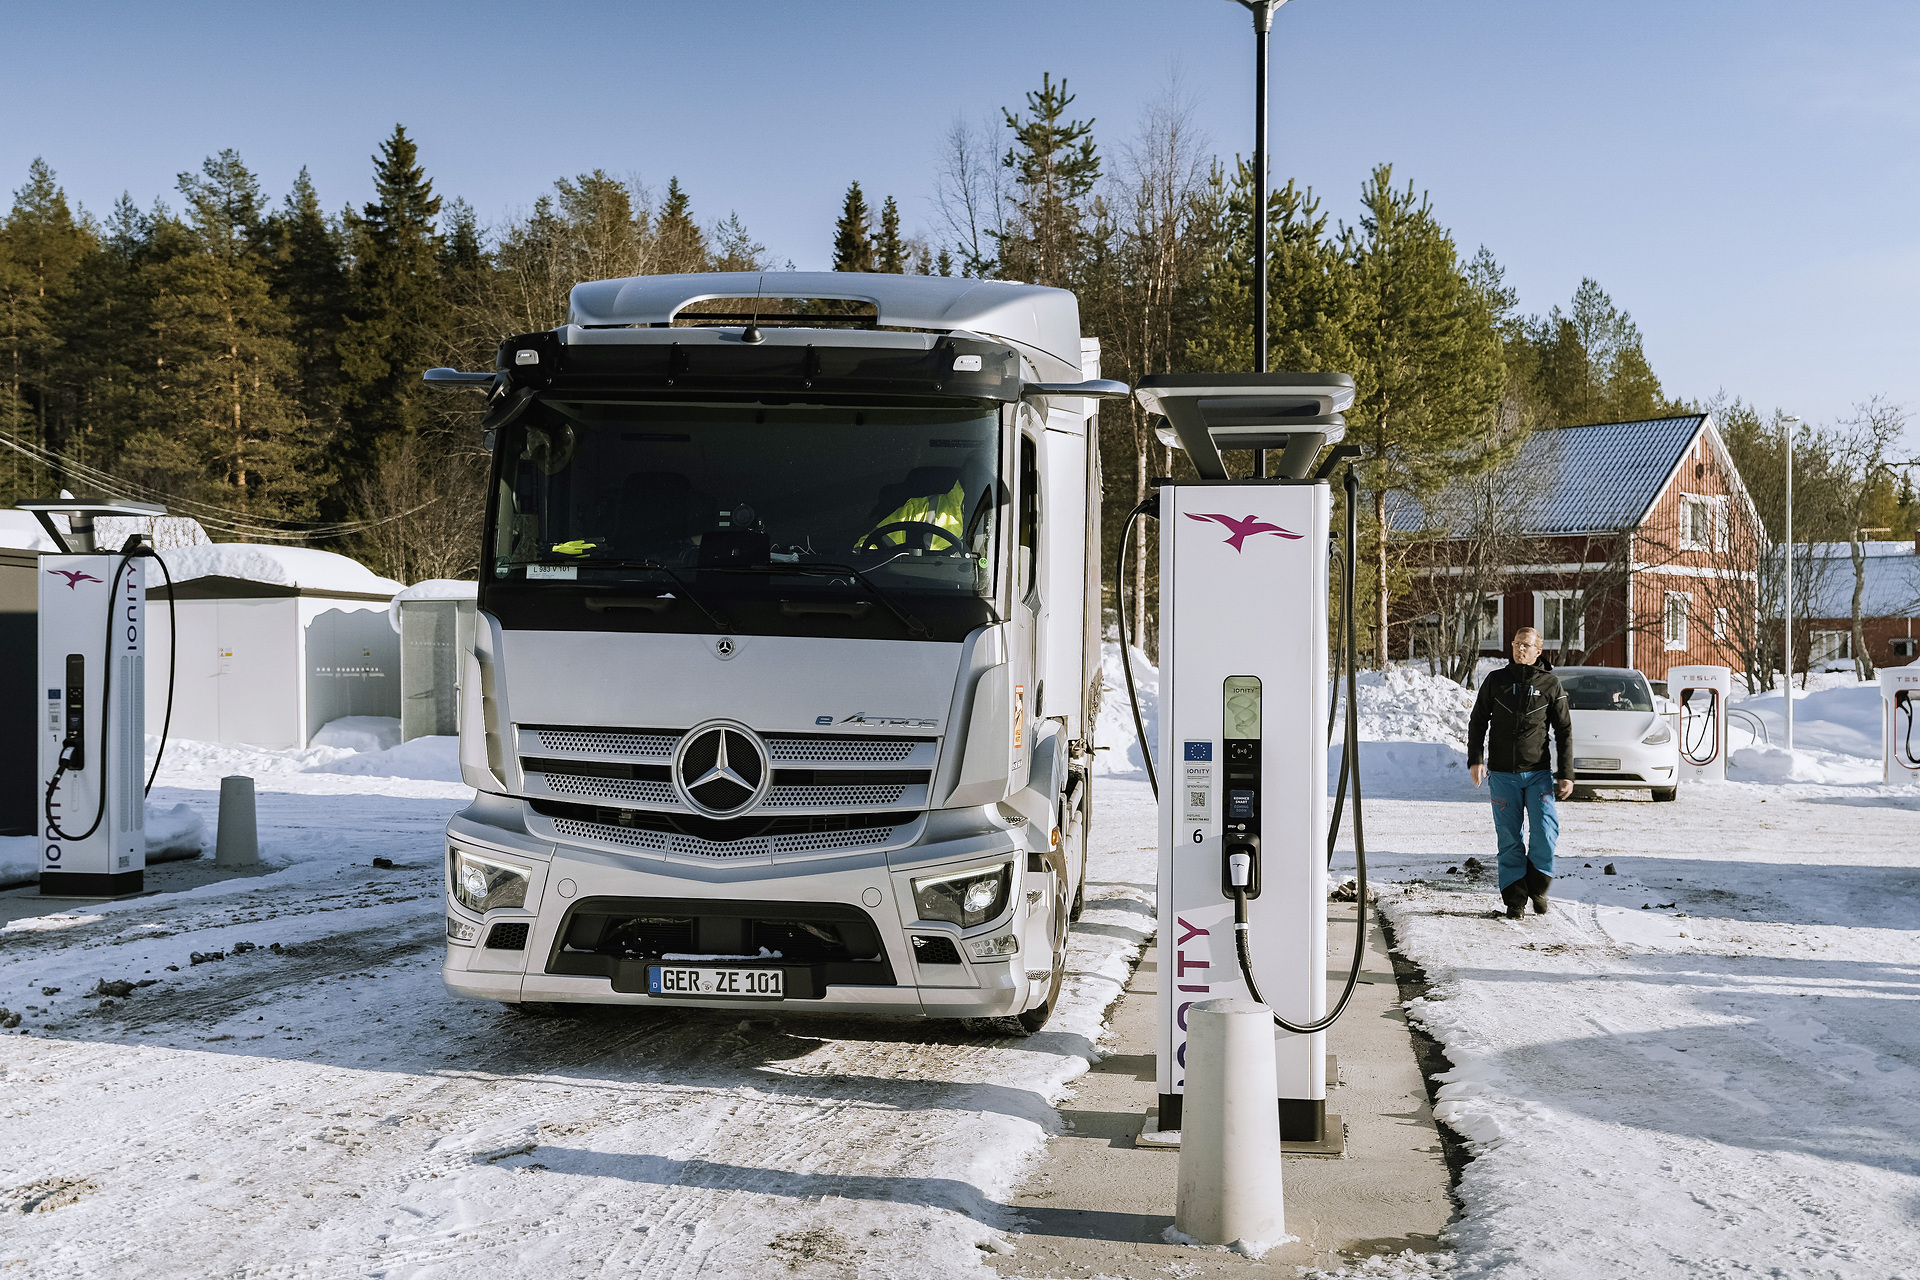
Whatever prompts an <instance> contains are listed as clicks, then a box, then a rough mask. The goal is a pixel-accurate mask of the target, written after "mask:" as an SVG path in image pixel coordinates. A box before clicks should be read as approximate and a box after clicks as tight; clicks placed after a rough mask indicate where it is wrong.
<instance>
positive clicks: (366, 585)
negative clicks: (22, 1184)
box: [161, 542, 402, 597]
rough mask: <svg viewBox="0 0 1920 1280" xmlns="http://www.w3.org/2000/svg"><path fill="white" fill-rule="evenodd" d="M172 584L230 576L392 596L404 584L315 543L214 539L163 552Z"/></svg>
mask: <svg viewBox="0 0 1920 1280" xmlns="http://www.w3.org/2000/svg"><path fill="white" fill-rule="evenodd" d="M161 559H162V560H164V561H165V562H166V566H167V572H168V573H170V574H171V575H172V576H173V580H174V581H175V582H176V583H184V582H189V581H192V580H193V579H195V578H233V579H238V580H239V581H242V582H257V583H263V584H266V585H268V586H276V587H290V588H297V589H298V590H300V591H304V592H316V593H319V594H322V595H328V594H340V595H361V596H364V595H377V596H388V597H390V596H392V595H393V594H394V593H395V592H398V591H400V590H401V589H402V584H400V583H398V582H395V581H394V580H393V579H392V578H383V577H381V576H380V575H379V574H377V573H375V572H374V571H373V570H371V569H369V568H367V567H366V566H365V565H363V564H361V563H360V562H359V561H358V560H350V559H348V558H347V557H346V556H343V555H339V554H336V553H335V552H332V551H320V550H316V549H315V548H313V547H277V546H272V545H268V544H263V543H257V542H215V543H210V544H208V545H206V546H200V547H176V548H173V549H171V550H168V551H164V552H162V553H161Z"/></svg>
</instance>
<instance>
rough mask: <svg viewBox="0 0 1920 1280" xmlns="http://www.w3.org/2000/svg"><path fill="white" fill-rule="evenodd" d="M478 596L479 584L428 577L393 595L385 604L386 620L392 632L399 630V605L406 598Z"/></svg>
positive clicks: (471, 597)
mask: <svg viewBox="0 0 1920 1280" xmlns="http://www.w3.org/2000/svg"><path fill="white" fill-rule="evenodd" d="M479 598H480V584H479V583H477V582H461V581H459V580H458V579H456V578H428V579H427V580H426V581H425V582H416V583H414V584H413V585H412V586H410V587H408V588H407V589H406V590H404V591H402V592H400V593H399V594H398V595H396V596H394V598H393V603H392V604H390V605H388V606H387V622H388V624H389V625H391V626H392V627H393V630H394V634H396V635H398V634H399V632H400V606H401V605H402V604H403V603H405V602H406V601H408V600H477V599H479Z"/></svg>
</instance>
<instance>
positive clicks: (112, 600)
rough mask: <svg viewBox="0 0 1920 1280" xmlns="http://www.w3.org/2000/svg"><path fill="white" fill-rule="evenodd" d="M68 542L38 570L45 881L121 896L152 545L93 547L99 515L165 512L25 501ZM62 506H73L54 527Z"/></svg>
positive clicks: (131, 818) (137, 782)
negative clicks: (62, 524) (62, 526)
mask: <svg viewBox="0 0 1920 1280" xmlns="http://www.w3.org/2000/svg"><path fill="white" fill-rule="evenodd" d="M19 505H20V507H21V508H22V509H23V510H27V511H31V512H33V513H34V514H35V515H36V516H37V517H39V519H40V523H41V525H42V526H43V527H44V528H45V529H46V530H47V533H48V535H49V536H51V537H52V538H53V540H54V542H55V543H56V545H59V546H61V547H63V548H65V550H63V551H61V552H57V553H48V554H43V555H42V556H41V557H40V563H39V566H38V570H39V573H38V578H39V597H38V604H39V635H38V645H39V660H38V671H39V680H38V684H37V687H38V688H39V690H40V691H41V695H42V696H43V698H44V705H43V716H44V718H43V719H42V721H41V724H40V731H39V733H38V738H39V779H40V782H39V788H38V790H39V799H40V809H41V812H40V819H41V821H40V827H41V831H40V835H41V842H40V846H41V847H40V893H41V895H42V896H44V897H60V898H115V897H124V896H126V895H128V894H134V893H139V892H140V891H141V889H142V888H143V886H144V882H145V876H146V865H147V845H146V711H145V706H146V594H147V570H148V565H149V561H151V560H152V559H153V557H152V556H151V555H150V553H149V552H148V549H147V548H145V547H136V546H134V545H133V544H132V543H130V544H129V547H128V548H126V549H122V548H113V549H95V547H94V545H93V518H94V517H95V516H103V515H120V516H123V515H164V514H166V511H165V508H162V507H158V506H155V505H153V504H151V503H134V502H119V501H108V502H84V501H74V500H70V499H61V500H35V501H29V502H22V503H20V504H19ZM56 515H64V516H65V517H66V518H67V524H68V527H67V528H66V529H64V530H62V529H60V528H58V527H57V526H56V525H55V524H54V521H53V517H54V516H56Z"/></svg>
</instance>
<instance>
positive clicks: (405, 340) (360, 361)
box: [329, 125, 446, 514]
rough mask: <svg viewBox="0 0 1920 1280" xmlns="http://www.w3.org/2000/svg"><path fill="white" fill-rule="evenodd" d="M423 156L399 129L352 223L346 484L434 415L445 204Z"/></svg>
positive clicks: (342, 450)
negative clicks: (430, 374) (369, 197)
mask: <svg viewBox="0 0 1920 1280" xmlns="http://www.w3.org/2000/svg"><path fill="white" fill-rule="evenodd" d="M418 159H419V149H418V148H417V147H416V146H415V145H414V142H413V139H411V138H409V137H408V136H407V131H406V129H405V127H404V126H401V125H395V126H394V130H393V136H392V137H390V138H389V139H387V141H385V142H384V143H382V144H381V146H380V154H379V155H377V156H375V157H374V197H375V198H374V200H373V201H372V203H370V204H368V205H366V206H365V207H364V208H363V209H361V210H360V212H359V213H357V214H349V216H348V219H347V235H348V241H349V245H350V250H351V253H352V256H353V272H352V287H351V297H352V305H351V309H350V311H349V314H348V320H347V324H346V332H345V333H344V334H343V335H342V337H341V339H340V342H339V344H338V349H339V352H340V371H341V384H342V397H341V399H342V409H343V411H344V416H345V418H346V427H345V429H344V430H343V431H342V432H341V433H340V436H339V437H338V443H337V446H336V448H335V451H334V464H335V466H336V468H337V469H338V472H339V474H340V475H341V478H342V480H343V481H344V480H345V479H346V477H347V476H348V475H349V474H350V473H352V472H355V471H358V470H363V469H365V468H368V467H371V466H373V465H375V464H376V463H377V462H378V460H379V459H380V458H381V457H382V456H384V455H385V454H386V453H388V452H389V451H391V450H392V448H393V447H394V446H395V443H396V442H397V440H398V439H399V437H401V436H403V435H405V434H407V433H408V432H412V431H417V430H419V429H420V428H421V427H422V426H424V425H425V424H426V423H427V422H428V421H429V415H430V414H431V413H433V412H434V411H435V407H434V406H431V405H429V404H428V403H426V400H425V397H426V395H427V394H428V393H427V392H426V391H425V390H424V388H423V386H422V384H421V381H420V375H421V373H422V372H423V371H425V369H426V368H427V367H428V364H429V362H430V353H434V352H437V350H438V349H439V348H440V347H441V345H442V344H443V342H444V336H443V329H444V326H445V323H446V291H445V289H444V287H443V284H442V280H441V275H440V268H439V261H438V257H439V252H440V247H441V242H440V236H439V234H438V232H437V230H436V229H435V219H436V218H437V217H438V216H439V213H440V197H438V196H436V195H434V194H433V183H432V182H431V181H430V180H429V179H428V178H427V176H426V172H425V171H424V170H423V169H422V168H421V167H420V165H419V164H418ZM342 501H343V498H342V496H341V495H335V496H334V497H333V498H331V499H330V501H329V508H330V510H329V514H338V513H340V507H341V503H342Z"/></svg>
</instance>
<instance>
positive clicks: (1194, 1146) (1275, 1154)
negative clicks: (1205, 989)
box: [1173, 1000, 1287, 1244]
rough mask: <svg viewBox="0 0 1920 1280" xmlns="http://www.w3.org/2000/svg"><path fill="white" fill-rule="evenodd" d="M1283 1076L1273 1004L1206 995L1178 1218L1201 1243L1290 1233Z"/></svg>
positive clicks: (1190, 1056) (1195, 1036)
mask: <svg viewBox="0 0 1920 1280" xmlns="http://www.w3.org/2000/svg"><path fill="white" fill-rule="evenodd" d="M1274 1080H1275V1075H1274V1056H1273V1010H1271V1009H1269V1008H1267V1006H1266V1005H1263V1004H1256V1003H1254V1002H1253V1001H1251V1000H1202V1001H1201V1002H1200V1003H1198V1004H1196V1005H1194V1006H1193V1007H1192V1008H1191V1009H1189V1010H1188V1011H1187V1086H1186V1101H1185V1103H1183V1104H1182V1106H1181V1112H1180V1115H1181V1120H1180V1196H1179V1200H1178V1203H1177V1206H1176V1208H1175V1210H1174V1218H1173V1225H1174V1229H1175V1230H1177V1231H1179V1232H1180V1233H1181V1234H1183V1235H1187V1236H1191V1237H1192V1238H1193V1239H1195V1240H1198V1241H1200V1242H1201V1243H1202V1244H1233V1243H1234V1242H1235V1241H1246V1242H1247V1243H1249V1244H1253V1243H1261V1244H1271V1243H1274V1242H1277V1241H1280V1240H1282V1239H1284V1238H1285V1237H1286V1234H1287V1230H1286V1211H1285V1207H1284V1201H1283V1199H1282V1197H1281V1193H1280V1108H1279V1104H1278V1102H1277V1101H1276V1097H1275V1084H1274Z"/></svg>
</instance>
